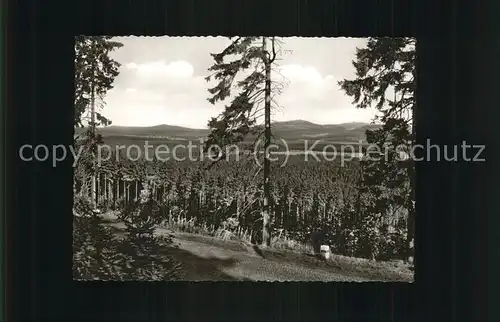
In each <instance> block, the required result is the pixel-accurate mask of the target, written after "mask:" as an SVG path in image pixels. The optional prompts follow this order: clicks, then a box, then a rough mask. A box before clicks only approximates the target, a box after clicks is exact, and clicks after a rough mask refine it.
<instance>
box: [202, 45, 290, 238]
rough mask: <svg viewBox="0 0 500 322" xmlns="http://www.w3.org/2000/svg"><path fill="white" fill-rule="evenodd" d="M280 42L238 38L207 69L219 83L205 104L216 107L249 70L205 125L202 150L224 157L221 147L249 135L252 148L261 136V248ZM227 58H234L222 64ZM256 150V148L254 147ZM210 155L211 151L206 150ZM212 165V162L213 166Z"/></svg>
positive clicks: (267, 234)
mask: <svg viewBox="0 0 500 322" xmlns="http://www.w3.org/2000/svg"><path fill="white" fill-rule="evenodd" d="M280 44H281V43H280V42H279V40H277V39H276V38H275V37H237V38H236V39H234V40H233V41H232V43H231V44H230V45H229V46H228V47H227V48H225V49H224V50H223V51H222V52H221V53H217V54H211V56H212V57H213V58H214V61H215V63H214V65H213V66H212V67H210V68H209V72H211V74H210V75H209V76H208V77H207V78H206V80H207V81H211V80H212V78H213V79H215V80H216V81H218V83H217V85H216V86H214V87H212V88H210V89H209V90H208V91H209V93H210V94H211V95H212V96H211V97H210V98H209V99H208V101H209V102H210V103H212V104H215V103H216V102H218V101H224V100H225V99H226V98H228V97H229V96H230V95H231V89H232V87H233V85H234V83H235V78H236V76H237V74H238V73H240V72H244V71H247V70H250V69H253V71H251V72H249V73H248V75H247V76H245V77H244V78H243V80H241V81H238V82H236V84H235V86H234V87H236V88H237V89H238V90H239V92H238V94H237V95H236V96H235V97H234V99H233V100H232V101H231V103H230V104H229V105H226V106H225V109H224V111H223V112H222V113H221V114H220V115H219V116H218V117H215V118H212V119H211V120H210V121H209V122H208V126H209V128H210V129H211V132H210V134H209V136H208V140H207V141H206V142H205V147H208V148H210V147H211V146H217V147H219V148H220V149H219V150H218V151H217V153H218V158H217V160H221V159H222V158H224V157H225V156H226V154H225V152H224V147H227V146H229V145H237V144H240V143H242V142H243V140H244V139H245V138H246V137H247V136H248V135H251V134H254V135H256V140H255V142H254V145H255V144H257V143H258V142H259V140H260V138H261V136H262V135H263V136H264V146H263V148H264V156H263V157H264V162H263V174H264V180H263V190H264V194H263V208H262V246H263V247H266V246H269V245H270V243H271V234H270V219H271V218H270V211H269V210H270V209H269V202H270V198H271V196H270V181H269V180H270V166H271V164H270V158H269V146H270V144H271V137H272V134H271V104H272V102H273V95H275V94H280V93H281V90H282V85H283V83H282V82H273V81H272V79H271V75H272V71H273V65H274V64H275V61H276V55H277V47H278V46H279V45H280ZM228 56H234V57H235V59H234V60H232V61H229V62H225V59H226V58H228ZM262 103H264V108H263V111H264V129H263V131H262V128H261V127H258V126H257V120H258V118H259V117H260V116H261V115H259V113H261V112H262ZM253 149H255V146H254V147H253ZM209 152H210V150H209ZM212 152H214V151H212ZM212 164H213V163H212Z"/></svg>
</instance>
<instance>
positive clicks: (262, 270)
mask: <svg viewBox="0 0 500 322" xmlns="http://www.w3.org/2000/svg"><path fill="white" fill-rule="evenodd" d="M197 237H198V236H188V235H182V234H174V243H175V244H176V245H177V247H178V248H177V249H176V250H174V251H173V252H174V255H175V257H176V259H177V260H179V261H181V262H182V264H183V268H185V276H184V277H183V278H184V279H189V280H199V281H201V280H241V281H244V280H250V281H324V282H330V281H355V282H363V281H369V279H366V278H361V277H352V276H347V275H343V274H341V273H339V272H335V271H332V270H331V269H330V270H329V269H327V268H322V267H317V268H312V267H307V266H305V265H301V264H298V263H293V262H287V261H285V260H279V259H278V260H277V259H276V258H273V259H267V258H262V257H261V256H259V255H258V254H256V253H253V252H252V251H251V250H247V251H245V250H234V249H228V247H222V246H218V245H213V244H211V243H210V244H209V243H206V242H204V241H203V238H197ZM193 239H198V240H193ZM243 247H244V246H243ZM234 248H236V247H234Z"/></svg>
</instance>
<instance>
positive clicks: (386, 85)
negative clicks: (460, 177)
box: [339, 38, 417, 257]
mask: <svg viewBox="0 0 500 322" xmlns="http://www.w3.org/2000/svg"><path fill="white" fill-rule="evenodd" d="M415 45H416V41H415V39H412V38H369V39H368V43H367V46H366V48H358V49H357V51H356V58H355V60H354V61H353V62H352V63H353V65H354V67H355V69H356V77H355V79H352V80H347V79H346V80H343V81H340V82H339V85H340V86H341V88H342V89H343V90H344V91H345V93H346V94H347V95H349V96H351V97H353V99H354V101H353V103H355V104H356V107H357V108H367V107H372V106H375V108H376V109H377V110H378V111H379V112H380V113H379V115H378V116H377V117H376V119H375V120H379V121H381V123H382V127H380V128H379V129H376V130H368V131H367V133H366V135H367V141H368V143H370V144H375V145H377V146H378V147H379V148H380V149H381V151H385V154H384V155H383V156H382V157H381V156H380V155H379V156H377V158H373V155H372V158H370V157H369V156H368V158H367V159H366V160H365V161H364V162H363V166H364V176H363V177H364V180H363V181H364V184H365V188H367V190H368V191H369V193H370V194H372V195H373V197H374V198H373V200H374V202H373V204H372V205H371V207H369V208H368V210H369V211H370V212H373V213H384V212H386V211H387V209H401V208H403V209H405V210H406V213H407V236H406V242H407V245H406V248H407V254H406V257H409V256H411V254H412V248H413V240H414V235H415V229H414V227H415V202H414V201H415V167H414V164H413V160H411V158H407V159H406V160H402V159H403V158H402V157H401V154H400V153H399V152H406V153H408V150H406V151H404V149H403V150H401V149H399V151H397V150H396V147H397V146H398V145H399V146H400V147H402V146H406V147H408V148H410V147H411V146H412V145H413V144H414V142H415V118H414V115H415V110H416V107H417V106H416V98H415V87H416V66H415V62H416V51H415ZM391 92H392V93H391Z"/></svg>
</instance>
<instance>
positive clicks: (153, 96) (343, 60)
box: [103, 37, 374, 127]
mask: <svg viewBox="0 0 500 322" xmlns="http://www.w3.org/2000/svg"><path fill="white" fill-rule="evenodd" d="M219 38H220V37H219ZM219 38H212V40H211V41H210V39H208V40H207V38H195V39H186V38H170V37H166V38H140V37H139V38H137V37H136V38H131V39H129V40H127V41H126V45H125V46H124V47H122V48H120V49H119V51H117V53H119V54H120V55H121V56H120V57H121V58H120V59H119V61H120V62H121V63H122V66H121V68H120V74H119V75H118V77H117V78H116V80H115V88H114V89H113V90H112V91H110V92H109V93H108V95H107V96H106V98H105V101H106V105H107V106H106V108H105V110H104V111H103V114H104V115H105V116H108V117H109V118H111V120H112V121H113V122H114V124H117V125H142V126H149V125H157V124H163V123H166V124H173V125H184V126H190V127H204V126H206V124H207V121H208V120H209V119H210V118H211V117H214V116H217V115H218V114H219V113H220V112H221V111H222V109H223V106H224V105H225V104H228V103H229V101H225V102H221V103H217V104H216V105H212V104H210V103H209V102H208V101H207V98H208V97H209V96H210V94H209V93H208V91H207V89H208V88H209V87H212V86H213V85H214V84H215V81H212V82H211V83H207V82H206V81H205V79H204V77H205V76H207V75H208V71H207V69H208V68H209V67H210V65H211V64H212V63H213V60H211V59H209V55H208V53H209V52H218V51H220V50H221V48H223V46H222V44H221V42H222V40H221V39H219ZM146 40H147V41H146ZM181 40H182V41H181ZM216 40H220V41H216ZM135 43H137V44H135ZM178 43H179V44H180V45H181V46H180V47H179V46H177V47H176V46H174V45H175V44H178ZM340 43H342V46H340V45H339V44H340ZM359 43H360V41H359V40H357V41H353V40H350V39H349V38H343V39H340V40H335V41H332V40H331V39H330V40H328V39H326V40H325V39H323V40H322V41H321V42H318V44H321V46H322V47H321V48H322V50H316V49H314V46H312V47H313V48H311V44H312V40H310V39H307V40H303V39H300V38H293V39H290V41H289V44H290V46H292V47H293V49H294V50H293V54H290V55H286V56H284V57H283V59H282V61H280V63H281V67H280V68H278V69H277V70H275V72H273V74H272V78H273V81H282V82H284V83H285V87H284V90H283V93H282V94H281V95H280V96H278V97H275V99H276V101H277V102H278V104H279V106H280V108H279V109H278V110H276V111H275V112H274V116H273V120H275V121H280V120H291V119H305V120H308V121H311V122H316V123H340V122H350V121H366V122H367V121H369V120H370V119H372V118H373V115H374V110H358V109H356V108H355V107H354V106H353V104H352V99H351V98H350V97H348V96H346V95H345V94H344V93H343V92H342V91H341V89H340V88H339V86H338V81H339V80H341V79H343V78H345V77H352V76H353V68H352V66H351V60H352V58H353V56H352V55H353V53H354V51H355V48H356V46H357V45H359ZM179 44H178V45H179ZM306 45H307V46H306ZM172 46H174V47H176V49H175V51H174V53H175V55H174V54H172V51H169V50H168V48H171V47H172ZM178 47H179V48H178ZM329 48H330V49H329ZM339 48H340V49H341V50H340V49H339ZM329 50H330V52H329ZM142 53H143V54H142ZM183 53H184V54H185V55H184V58H182V54H183ZM339 53H340V54H339ZM117 59H118V58H117ZM195 66H196V67H195ZM238 78H241V76H240V77H238ZM233 94H235V92H233Z"/></svg>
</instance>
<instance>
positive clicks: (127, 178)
mask: <svg viewBox="0 0 500 322" xmlns="http://www.w3.org/2000/svg"><path fill="white" fill-rule="evenodd" d="M415 48H416V40H415V39H414V38H340V37H339V38H301V37H267V36H266V37H263V36H255V37H247V36H245V37H222V36H221V37H168V36H162V37H139V36H127V37H111V36H78V37H76V38H75V98H74V109H75V124H74V127H75V134H74V146H73V149H72V151H71V153H73V157H74V161H73V170H74V179H73V279H75V280H88V281H90V280H108V281H109V280H111V281H135V280H137V281H269V282H273V281H305V282H309V281H322V282H374V281H375V282H394V281H397V282H407V283H412V282H413V281H414V270H415V265H416V263H415V262H414V244H415V239H418V236H415V233H414V232H415V228H414V227H415V214H416V211H415V186H416V183H415V166H414V158H413V148H412V147H413V146H414V142H415V125H414V117H413V116H414V114H415V109H416V101H415V92H416V80H415V75H416V67H415V64H416V49H415Z"/></svg>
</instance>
